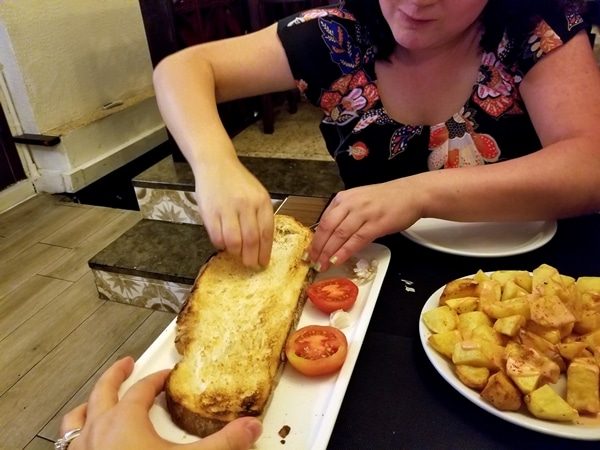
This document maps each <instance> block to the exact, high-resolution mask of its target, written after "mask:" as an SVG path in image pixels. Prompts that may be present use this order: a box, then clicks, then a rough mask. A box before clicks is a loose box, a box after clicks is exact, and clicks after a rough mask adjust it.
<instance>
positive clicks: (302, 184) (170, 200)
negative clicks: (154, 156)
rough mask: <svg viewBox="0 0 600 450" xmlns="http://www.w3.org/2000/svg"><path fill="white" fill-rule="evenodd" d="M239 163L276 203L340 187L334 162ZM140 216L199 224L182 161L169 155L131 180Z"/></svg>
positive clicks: (253, 159) (278, 160)
mask: <svg viewBox="0 0 600 450" xmlns="http://www.w3.org/2000/svg"><path fill="white" fill-rule="evenodd" d="M240 160H241V161H242V163H243V164H244V165H245V166H246V167H247V168H248V170H249V171H250V172H252V173H253V174H254V175H255V176H256V177H257V178H258V179H259V180H260V182H261V183H263V185H264V186H265V187H266V188H267V190H268V191H269V192H270V193H271V198H272V199H273V203H274V205H275V206H276V205H277V204H278V203H279V202H281V200H282V199H284V198H285V197H287V196H288V195H302V196H313V197H327V198H329V196H330V195H331V194H332V193H334V192H337V191H339V190H341V189H342V183H341V180H340V178H339V174H338V170H337V166H336V164H335V162H333V161H318V160H305V159H288V158H262V157H250V156H240ZM132 183H133V186H134V189H135V193H136V197H137V200H138V204H139V207H140V211H141V214H142V217H143V218H144V219H151V220H160V221H165V222H175V223H188V224H196V225H200V224H201V223H202V221H201V219H200V215H199V214H198V211H197V209H196V196H195V193H194V176H193V174H192V170H191V168H190V166H189V165H188V164H187V163H185V162H175V161H173V158H172V157H171V156H169V157H167V158H165V159H163V160H162V161H160V162H159V163H157V164H155V165H154V166H152V167H150V168H149V169H148V170H146V171H144V172H142V173H141V174H139V175H138V176H137V177H135V178H134V179H133V181H132Z"/></svg>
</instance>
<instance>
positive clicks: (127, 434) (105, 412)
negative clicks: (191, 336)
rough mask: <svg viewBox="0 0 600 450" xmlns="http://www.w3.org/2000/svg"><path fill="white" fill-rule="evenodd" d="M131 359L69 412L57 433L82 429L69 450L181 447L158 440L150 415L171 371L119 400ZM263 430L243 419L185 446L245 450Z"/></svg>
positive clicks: (122, 362) (104, 377) (198, 449)
mask: <svg viewBox="0 0 600 450" xmlns="http://www.w3.org/2000/svg"><path fill="white" fill-rule="evenodd" d="M133 366H134V361H133V359H132V358H124V359H121V360H119V361H117V362H116V363H114V364H113V365H112V366H111V367H110V368H109V369H108V370H107V371H106V372H105V373H104V374H103V375H102V376H101V377H100V379H99V380H98V382H97V383H96V386H95V387H94V390H93V391H92V393H91V395H90V398H89V401H88V403H84V404H82V405H80V406H78V407H77V408H75V409H73V410H72V411H71V412H69V413H67V414H66V415H65V416H64V418H63V421H62V424H61V427H60V432H61V435H64V433H66V432H67V431H69V430H73V429H75V428H82V431H81V434H80V435H79V436H78V437H76V438H75V439H74V440H73V441H72V442H71V444H70V445H69V450H84V449H106V450H109V449H119V450H129V449H131V450H137V449H140V448H143V449H152V450H157V449H167V448H169V449H172V448H176V447H183V445H176V444H173V443H171V442H169V441H166V440H164V439H162V438H161V437H160V436H159V435H158V433H157V432H156V430H155V429H154V427H153V425H152V422H151V421H150V418H149V416H148V413H149V410H150V408H151V406H152V404H153V403H154V399H155V397H156V396H157V395H158V394H159V393H160V392H161V391H162V390H163V388H164V384H165V381H166V378H167V376H168V374H169V370H163V371H161V372H156V373H154V374H152V375H149V376H147V377H146V378H143V379H142V380H140V381H138V382H137V383H135V384H134V385H132V386H131V387H130V388H129V389H128V390H127V392H126V393H125V394H124V395H123V397H122V398H121V400H119V397H118V391H119V388H120V386H121V384H122V383H123V381H125V380H126V379H127V377H129V375H131V372H132V371H133ZM261 432H262V425H261V423H260V421H259V420H258V419H256V418H253V417H244V418H241V419H237V420H235V421H233V422H231V423H229V424H228V425H227V426H226V427H225V428H223V429H222V430H221V431H218V432H217V433H215V434H213V435H211V436H208V437H206V438H204V439H202V440H200V441H198V442H195V443H192V444H186V445H185V447H186V448H189V449H195V450H246V449H249V448H250V447H251V446H252V444H254V442H256V440H257V439H258V437H259V436H260V434H261Z"/></svg>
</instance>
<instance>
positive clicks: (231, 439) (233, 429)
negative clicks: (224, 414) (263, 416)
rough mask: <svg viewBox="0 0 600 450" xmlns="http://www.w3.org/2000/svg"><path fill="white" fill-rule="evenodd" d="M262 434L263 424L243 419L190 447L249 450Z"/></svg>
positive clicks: (207, 449) (209, 449)
mask: <svg viewBox="0 0 600 450" xmlns="http://www.w3.org/2000/svg"><path fill="white" fill-rule="evenodd" d="M261 433H262V423H261V422H260V420H258V419H257V418H255V417H241V418H239V419H236V420H234V421H233V422H230V423H228V424H227V425H226V426H225V427H224V428H223V429H221V430H219V431H217V432H216V433H214V434H211V435H210V436H207V437H205V438H203V439H202V440H200V441H198V442H195V443H194V444H191V445H190V447H189V448H190V449H195V450H248V449H249V448H250V447H252V444H254V443H255V442H256V441H257V440H258V438H259V437H260V435H261Z"/></svg>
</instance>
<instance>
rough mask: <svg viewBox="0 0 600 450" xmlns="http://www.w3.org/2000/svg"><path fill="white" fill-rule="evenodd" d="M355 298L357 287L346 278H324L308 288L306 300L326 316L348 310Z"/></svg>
mask: <svg viewBox="0 0 600 450" xmlns="http://www.w3.org/2000/svg"><path fill="white" fill-rule="evenodd" d="M357 297H358V286H357V285H356V284H355V283H354V282H353V281H352V280H349V279H348V278H341V277H338V278H325V279H324V280H320V281H316V282H315V283H313V284H311V285H310V286H309V287H308V298H310V300H311V301H312V302H313V303H314V304H315V306H316V307H317V308H319V309H320V310H321V311H323V312H324V313H327V314H330V313H332V312H334V311H337V310H338V309H343V310H348V309H350V308H351V307H352V305H354V303H355V302H356V298H357Z"/></svg>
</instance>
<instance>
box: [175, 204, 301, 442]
mask: <svg viewBox="0 0 600 450" xmlns="http://www.w3.org/2000/svg"><path fill="white" fill-rule="evenodd" d="M311 238H312V231H311V230H310V229H309V228H307V227H305V226H304V225H302V224H301V223H300V222H298V221H296V219H294V218H292V217H290V216H284V215H276V216H275V237H274V242H273V250H272V253H271V260H270V262H269V265H268V267H266V268H264V269H262V270H260V271H257V270H254V269H251V268H247V267H244V266H243V265H242V263H241V261H240V260H239V258H236V257H234V256H232V255H229V254H227V253H225V252H219V253H217V254H216V255H215V256H213V257H212V258H211V259H210V260H209V261H208V262H207V264H206V265H205V266H204V268H203V270H201V272H200V274H199V275H198V277H197V279H196V282H195V283H194V287H193V289H192V291H191V293H190V295H189V298H188V300H187V302H186V304H185V305H184V307H183V308H182V310H181V312H180V313H179V316H178V318H177V335H176V340H175V346H176V348H177V351H178V352H179V353H180V354H181V355H182V358H181V360H180V361H179V363H177V364H176V365H175V368H174V369H173V371H172V372H171V374H170V376H169V378H168V381H167V385H166V399H167V406H168V409H169V412H170V414H171V417H172V419H173V421H174V422H175V423H176V424H177V425H179V426H180V427H181V428H183V429H184V430H186V431H187V432H189V433H192V434H195V435H198V436H201V437H203V436H207V435H209V434H211V433H213V432H215V431H217V430H219V429H220V428H222V427H223V426H225V425H226V424H227V423H228V422H230V421H232V420H234V419H235V418H237V417H241V416H261V415H263V413H264V412H265V408H266V406H267V403H268V400H269V398H270V396H271V393H272V391H273V389H274V387H275V385H276V383H277V380H278V377H279V374H280V367H281V366H282V364H281V362H282V359H283V357H282V355H283V354H284V347H285V342H286V339H287V337H288V335H289V333H290V332H291V331H292V330H293V329H295V327H296V325H297V323H298V319H299V317H300V314H301V311H302V308H303V306H304V302H305V299H306V286H307V285H308V284H309V283H310V282H312V275H313V271H312V270H310V265H309V264H308V263H305V262H303V261H302V260H301V256H302V253H303V252H304V250H305V249H306V248H307V247H308V245H309V243H310V240H311Z"/></svg>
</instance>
